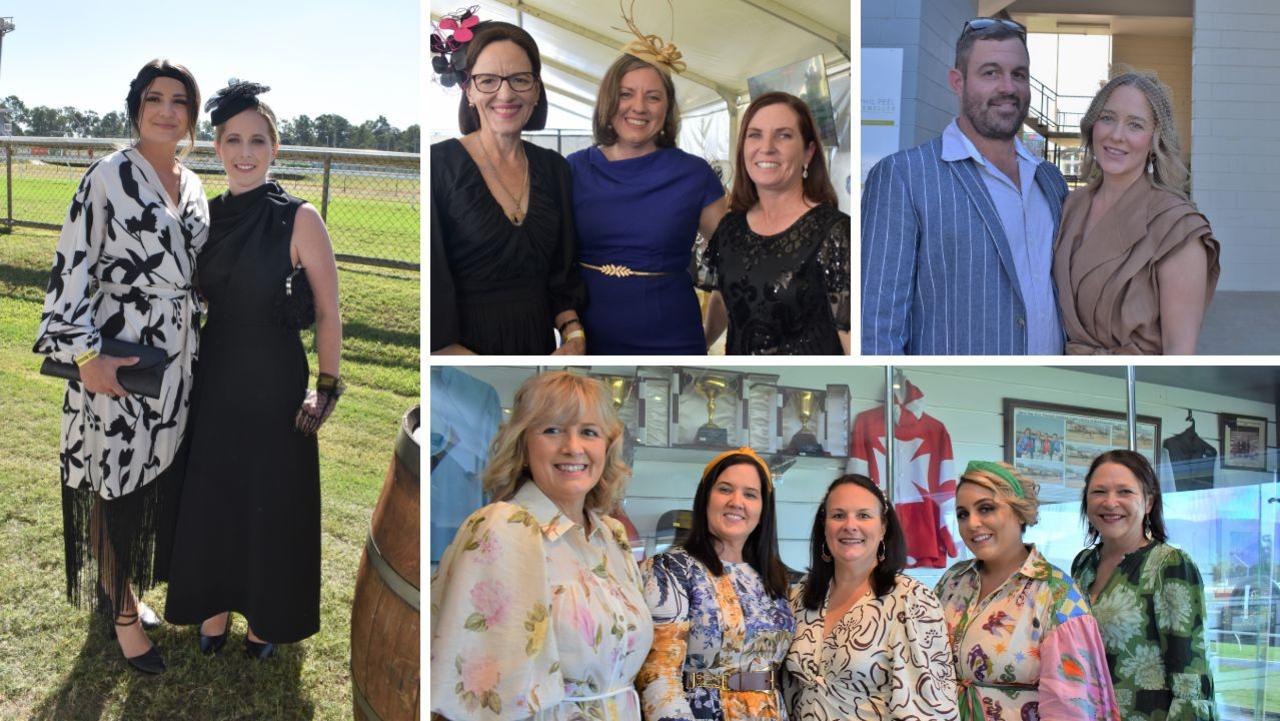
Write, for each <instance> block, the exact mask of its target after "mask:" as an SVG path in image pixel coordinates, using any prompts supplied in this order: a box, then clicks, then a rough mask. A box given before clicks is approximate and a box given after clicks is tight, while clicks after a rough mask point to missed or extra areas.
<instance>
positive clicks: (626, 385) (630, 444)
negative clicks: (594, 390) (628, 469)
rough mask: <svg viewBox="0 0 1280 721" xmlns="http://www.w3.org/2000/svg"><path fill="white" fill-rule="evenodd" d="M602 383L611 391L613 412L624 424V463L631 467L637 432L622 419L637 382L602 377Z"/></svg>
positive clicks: (616, 377)
mask: <svg viewBox="0 0 1280 721" xmlns="http://www.w3.org/2000/svg"><path fill="white" fill-rule="evenodd" d="M599 378H600V382H601V383H604V387H605V388H608V389H609V399H610V400H611V401H613V412H614V413H616V414H617V415H618V420H619V421H620V422H621V423H622V437H623V446H622V456H623V461H624V462H625V463H626V464H627V465H628V466H630V465H631V462H632V460H634V458H635V453H636V448H635V446H636V440H637V439H636V432H635V429H633V428H632V427H631V426H630V425H629V424H628V423H627V421H626V419H624V418H623V417H622V407H623V406H624V405H626V404H627V400H629V399H630V398H631V391H632V389H633V388H635V385H636V381H635V379H634V378H628V377H627V376H609V375H605V376H600V377H599Z"/></svg>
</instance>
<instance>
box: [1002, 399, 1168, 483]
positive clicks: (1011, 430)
mask: <svg viewBox="0 0 1280 721" xmlns="http://www.w3.org/2000/svg"><path fill="white" fill-rule="evenodd" d="M1128 447H1129V431H1128V425H1127V421H1126V416H1125V414H1124V413H1122V412H1114V411H1103V410H1098V409H1096V408H1083V407H1080V406H1067V405H1061V404H1057V403H1041V402H1039V401H1029V400H1023V399H1019V398H1005V399H1004V460H1005V462H1007V463H1009V464H1010V465H1012V466H1013V467H1014V468H1017V469H1018V471H1019V472H1020V473H1022V474H1023V475H1025V476H1027V477H1028V478H1030V479H1031V480H1033V481H1035V482H1036V483H1037V484H1039V485H1040V500H1041V502H1046V501H1047V502H1061V501H1075V500H1079V498H1080V493H1079V491H1080V489H1082V488H1084V477H1085V475H1086V474H1087V473H1088V472H1089V464H1090V463H1092V462H1093V459H1094V458H1097V457H1098V456H1099V455H1100V454H1102V453H1103V452H1105V451H1109V450H1112V449H1114V448H1128ZM1159 448H1160V419H1159V418H1157V417H1155V416H1138V447H1137V449H1136V450H1137V451H1138V452H1139V453H1141V454H1142V455H1143V456H1145V457H1146V458H1147V460H1148V461H1150V462H1151V465H1152V467H1155V466H1157V464H1158V463H1159V460H1160V458H1159V454H1158V449H1159Z"/></svg>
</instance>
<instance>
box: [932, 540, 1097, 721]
mask: <svg viewBox="0 0 1280 721" xmlns="http://www.w3.org/2000/svg"><path fill="white" fill-rule="evenodd" d="M1030 551H1031V552H1030V554H1029V555H1028V556H1027V560H1026V561H1025V562H1024V563H1023V564H1022V566H1021V567H1020V568H1019V569H1018V570H1017V571H1015V572H1014V573H1013V575H1012V576H1010V577H1009V578H1008V579H1007V580H1006V581H1005V582H1004V583H1002V584H1001V585H1000V586H999V587H998V588H997V589H996V590H995V591H992V592H991V593H990V594H989V595H988V596H987V597H986V598H979V597H978V596H979V593H980V588H981V585H982V580H981V578H980V577H979V574H978V561H976V560H968V561H961V562H960V563H957V564H956V565H954V566H952V567H951V568H950V570H948V571H947V573H946V574H945V575H943V577H942V580H940V581H939V582H938V586H937V588H936V589H935V590H936V592H937V594H938V600H939V601H941V602H942V610H943V613H944V615H945V617H946V621H947V629H948V631H949V632H950V635H951V646H952V648H953V649H955V655H956V678H957V682H958V684H959V686H960V719H961V721H1026V720H1027V719H1053V721H1119V719H1120V715H1119V713H1118V711H1117V708H1116V701H1115V693H1114V692H1113V691H1112V688H1111V675H1110V673H1109V672H1108V671H1107V658H1106V652H1105V651H1104V649H1103V646H1102V638H1101V636H1100V635H1099V633H1098V624H1097V622H1096V621H1095V620H1094V617H1093V615H1092V613H1090V610H1089V601H1088V599H1087V598H1085V596H1084V594H1083V593H1081V591H1080V588H1079V587H1078V586H1076V584H1075V582H1074V581H1072V580H1071V577H1070V576H1068V575H1067V574H1066V573H1065V572H1063V571H1062V570H1061V569H1059V568H1057V567H1055V566H1053V565H1051V564H1050V563H1049V562H1048V561H1046V560H1045V559H1044V557H1043V556H1041V555H1040V552H1039V551H1037V550H1036V548H1035V546H1030Z"/></svg>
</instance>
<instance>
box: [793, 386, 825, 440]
mask: <svg viewBox="0 0 1280 721" xmlns="http://www.w3.org/2000/svg"><path fill="white" fill-rule="evenodd" d="M791 398H792V399H794V402H793V403H792V404H791V405H792V407H793V408H795V411H796V417H797V418H799V419H800V430H799V431H797V432H796V434H795V435H794V436H792V437H791V442H790V443H789V444H787V452H788V453H794V454H796V455H798V456H825V455H827V452H826V451H824V450H823V449H822V444H821V443H819V442H818V437H817V436H816V435H814V433H813V429H811V428H810V427H809V421H810V420H812V418H813V411H814V408H813V403H814V401H815V400H817V394H816V393H814V392H813V391H794V392H793V393H792V394H791Z"/></svg>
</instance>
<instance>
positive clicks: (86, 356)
mask: <svg viewBox="0 0 1280 721" xmlns="http://www.w3.org/2000/svg"><path fill="white" fill-rule="evenodd" d="M97 357H98V351H96V350H94V349H93V348H90V349H89V350H87V351H85V352H83V353H81V354H80V355H78V356H76V358H75V360H76V366H77V367H79V366H83V365H84V364H85V363H88V362H89V361H91V360H93V359H94V358H97Z"/></svg>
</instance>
